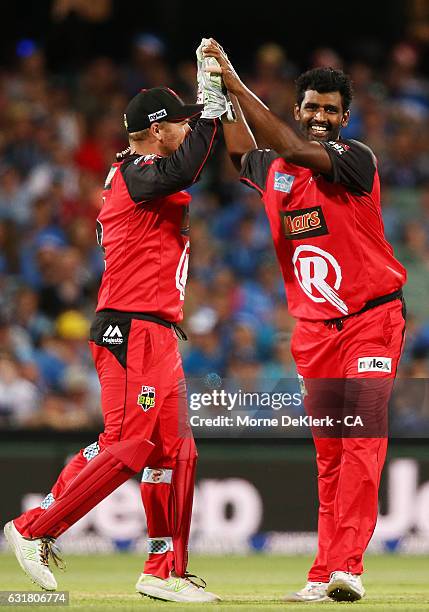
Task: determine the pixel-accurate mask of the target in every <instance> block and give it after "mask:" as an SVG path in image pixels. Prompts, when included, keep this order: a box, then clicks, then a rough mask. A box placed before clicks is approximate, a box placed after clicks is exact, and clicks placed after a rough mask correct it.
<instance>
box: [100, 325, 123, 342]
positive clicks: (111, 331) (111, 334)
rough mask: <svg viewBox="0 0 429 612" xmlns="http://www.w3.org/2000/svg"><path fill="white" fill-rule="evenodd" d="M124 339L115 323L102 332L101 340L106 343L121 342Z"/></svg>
mask: <svg viewBox="0 0 429 612" xmlns="http://www.w3.org/2000/svg"><path fill="white" fill-rule="evenodd" d="M123 341H124V339H123V337H122V333H121V330H120V329H119V327H118V326H117V325H115V327H113V325H109V327H108V328H107V329H106V331H105V332H104V334H103V342H105V343H106V344H122V343H123Z"/></svg>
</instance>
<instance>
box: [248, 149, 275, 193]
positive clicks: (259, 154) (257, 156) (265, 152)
mask: <svg viewBox="0 0 429 612" xmlns="http://www.w3.org/2000/svg"><path fill="white" fill-rule="evenodd" d="M278 157H280V155H279V154H278V153H276V152H275V151H273V149H254V150H253V151H249V152H248V153H246V154H245V156H244V159H243V163H242V165H241V172H240V181H241V182H242V183H244V184H245V185H247V186H248V187H252V188H253V189H256V190H257V191H258V192H259V193H260V194H261V196H262V195H263V193H264V192H265V186H266V182H267V176H268V171H269V169H270V166H271V164H272V163H273V161H274V160H275V159H277V158H278Z"/></svg>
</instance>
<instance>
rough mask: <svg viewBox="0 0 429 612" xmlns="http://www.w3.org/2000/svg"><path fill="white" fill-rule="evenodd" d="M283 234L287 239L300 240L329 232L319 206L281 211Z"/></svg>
mask: <svg viewBox="0 0 429 612" xmlns="http://www.w3.org/2000/svg"><path fill="white" fill-rule="evenodd" d="M280 216H281V217H282V224H283V231H284V235H285V236H286V238H287V239H288V240H300V239H301V238H311V237H312V236H323V235H324V234H329V231H328V226H327V225H326V221H325V217H324V215H323V211H322V207H321V206H312V207H311V208H301V209H299V210H290V211H281V212H280Z"/></svg>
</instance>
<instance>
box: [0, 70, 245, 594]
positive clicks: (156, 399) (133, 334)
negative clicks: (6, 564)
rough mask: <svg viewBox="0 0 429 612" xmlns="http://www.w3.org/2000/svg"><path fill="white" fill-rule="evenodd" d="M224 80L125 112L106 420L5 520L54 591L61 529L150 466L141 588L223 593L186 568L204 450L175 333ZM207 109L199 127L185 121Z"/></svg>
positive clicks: (114, 188) (106, 350)
mask: <svg viewBox="0 0 429 612" xmlns="http://www.w3.org/2000/svg"><path fill="white" fill-rule="evenodd" d="M215 80H216V79H213V82H214V81H215ZM217 80H218V81H219V84H218V88H217V89H216V85H213V82H211V81H208V85H207V87H208V88H209V89H210V91H209V92H207V91H205V90H203V91H202V92H201V93H202V97H203V99H204V101H205V105H204V106H203V105H201V104H194V105H186V104H184V103H183V101H182V100H181V99H180V98H179V97H178V96H177V95H176V94H175V92H173V91H172V90H171V89H168V88H166V87H157V88H153V89H149V90H143V91H142V92H140V93H138V94H137V95H136V96H135V97H134V98H133V99H132V100H131V102H130V103H129V105H128V107H127V109H126V111H125V115H124V121H125V126H126V129H127V131H128V135H129V142H130V147H129V149H128V150H127V151H125V152H124V153H123V154H121V156H122V159H120V161H118V162H117V163H114V164H113V165H112V167H111V169H110V172H109V173H108V176H107V179H106V182H105V186H104V193H103V200H104V203H103V207H102V209H101V212H100V216H99V218H98V220H97V239H98V243H99V245H100V246H101V247H102V248H103V251H104V255H105V272H104V274H103V278H102V282H101V287H100V290H99V295H98V305H97V309H96V313H97V314H96V317H95V320H94V323H93V325H92V327H91V332H90V348H91V351H92V355H93V358H94V362H95V366H96V369H97V373H98V376H99V379H100V383H101V404H102V410H103V416H104V423H105V429H104V432H103V433H102V434H101V435H100V436H99V438H98V440H97V442H94V443H93V444H90V445H89V446H87V447H86V448H84V449H83V450H81V451H80V453H79V454H77V455H76V456H75V457H74V458H73V459H72V460H71V461H70V462H69V463H68V464H67V466H66V467H65V468H64V470H63V471H62V472H61V474H60V476H59V478H58V480H57V482H56V483H55V485H54V486H53V488H52V490H51V492H50V493H49V495H47V497H46V498H45V499H44V500H43V502H42V504H41V506H40V507H38V508H33V509H31V510H29V511H27V512H25V513H24V514H22V515H21V516H19V517H18V518H16V519H14V520H13V521H10V522H9V523H7V525H6V526H5V535H6V538H7V540H8V542H9V544H10V545H11V547H12V548H13V550H14V552H15V554H16V556H17V559H18V561H19V563H20V565H21V567H22V568H23V570H24V571H25V572H26V573H27V575H29V577H30V578H31V579H32V580H33V581H34V582H36V583H37V584H39V585H40V586H41V587H42V588H44V589H46V590H54V589H56V588H57V583H56V580H55V577H54V575H53V573H52V572H51V570H50V568H49V560H50V558H53V559H54V560H57V554H56V549H55V545H54V541H55V539H56V538H58V536H60V535H61V534H62V533H63V532H64V531H65V530H66V529H68V528H69V527H70V526H71V525H73V524H74V523H75V522H76V521H77V520H79V519H80V518H81V517H82V516H84V515H85V514H86V513H87V512H88V511H89V510H91V509H92V508H93V507H94V506H95V505H96V504H97V503H98V502H100V501H101V500H102V499H104V498H105V497H106V496H107V495H109V494H110V493H111V492H112V491H114V490H115V489H116V488H117V487H118V486H119V485H121V484H122V483H124V482H125V481H126V480H128V479H129V478H130V477H132V476H133V475H135V474H136V473H138V472H139V471H140V470H142V469H143V477H142V482H141V494H142V499H143V504H144V507H145V511H146V517H147V527H148V551H149V558H148V560H147V561H146V564H145V567H144V572H143V573H142V574H141V576H140V578H139V580H138V582H137V584H136V589H137V591H138V592H140V593H141V594H142V595H147V596H149V597H154V598H157V599H163V600H168V601H180V602H213V601H218V600H219V598H218V597H217V596H216V595H214V594H213V593H209V592H207V591H205V590H204V588H203V587H201V586H198V585H197V584H195V583H194V582H192V581H191V580H190V575H189V574H187V572H186V569H187V560H188V553H187V546H188V537H189V529H190V523H191V511H192V501H193V489H194V477H195V466H196V459H197V452H196V448H195V443H194V440H193V437H192V433H191V430H190V428H189V424H188V421H187V410H186V388H185V384H184V375H183V370H182V362H181V356H180V353H179V351H178V343H177V335H178V336H179V337H183V335H184V334H183V332H182V331H181V329H180V328H179V327H178V325H177V323H178V322H180V321H181V319H182V316H183V313H182V306H183V300H184V296H185V284H186V277H187V271H188V260H189V235H188V234H189V203H190V200H191V197H190V195H189V194H188V193H187V192H186V191H183V190H184V189H185V188H186V187H189V186H190V185H192V184H193V183H195V182H196V181H197V180H198V179H199V177H200V175H201V172H202V170H203V168H204V166H205V164H206V162H207V160H208V158H209V156H210V154H211V152H212V150H213V146H214V144H215V141H216V139H217V136H218V133H219V130H220V123H219V118H220V117H221V116H222V115H224V114H225V113H226V112H227V109H228V100H227V98H226V97H225V96H224V94H223V93H222V89H221V84H220V79H219V77H217ZM206 84H207V82H206ZM208 94H209V95H208ZM209 98H210V99H209ZM201 111H203V112H202V114H201V118H200V119H199V120H198V121H196V123H195V125H194V128H193V130H191V129H190V127H189V125H188V120H189V119H190V118H192V117H195V116H196V115H199V114H200V113H201ZM231 129H232V130H233V129H234V128H233V127H231Z"/></svg>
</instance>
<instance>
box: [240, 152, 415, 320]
mask: <svg viewBox="0 0 429 612" xmlns="http://www.w3.org/2000/svg"><path fill="white" fill-rule="evenodd" d="M322 144H323V146H324V147H325V149H326V150H327V152H328V154H329V156H330V158H331V160H332V175H331V176H322V175H321V174H316V173H315V172H313V171H312V170H309V169H308V168H303V167H301V166H297V165H295V164H291V163H288V162H286V161H285V160H284V159H283V158H282V157H280V156H279V155H278V154H277V153H276V152H275V151H273V150H271V149H265V150H260V149H258V150H255V151H250V152H249V153H248V154H247V155H246V158H245V160H244V164H243V168H242V172H241V181H242V182H244V183H245V184H247V185H249V186H251V187H253V188H255V189H257V190H258V191H259V193H260V195H261V198H262V200H263V202H264V205H265V210H266V213H267V215H268V219H269V222H270V226H271V232H272V236H273V241H274V246H275V249H276V252H277V258H278V260H279V263H280V267H281V269H282V274H283V278H284V281H285V288H286V294H287V299H288V305H289V310H290V312H291V314H292V315H293V316H294V317H297V318H300V319H309V320H328V319H333V318H337V317H341V315H349V314H353V313H355V312H358V311H359V310H361V308H363V306H364V305H365V304H366V302H368V301H369V300H372V299H374V298H377V297H380V296H382V295H386V294H389V293H391V292H393V291H395V290H397V289H400V288H401V287H402V285H403V284H404V283H405V280H406V271H405V269H404V267H403V266H402V265H401V264H400V263H399V262H398V261H397V260H396V259H395V257H394V255H393V249H392V247H391V246H390V244H389V243H388V242H387V241H386V239H385V237H384V227H383V221H382V217H381V207H380V181H379V177H378V172H377V163H376V159H375V157H374V154H373V153H372V151H371V150H370V149H369V148H368V147H367V146H365V145H363V144H362V143H360V142H357V141H355V140H343V141H330V142H326V143H322Z"/></svg>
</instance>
